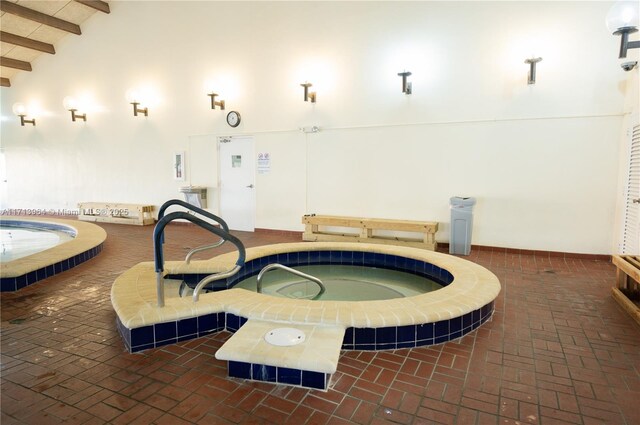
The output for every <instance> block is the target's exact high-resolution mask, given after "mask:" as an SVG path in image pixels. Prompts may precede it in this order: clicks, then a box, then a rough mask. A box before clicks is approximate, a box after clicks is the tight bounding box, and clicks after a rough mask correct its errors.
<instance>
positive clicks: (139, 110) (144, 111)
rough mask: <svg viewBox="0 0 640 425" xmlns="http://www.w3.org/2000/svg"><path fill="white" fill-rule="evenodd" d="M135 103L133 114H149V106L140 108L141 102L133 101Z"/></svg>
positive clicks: (146, 115) (135, 115)
mask: <svg viewBox="0 0 640 425" xmlns="http://www.w3.org/2000/svg"><path fill="white" fill-rule="evenodd" d="M131 104H132V105H133V116H134V117H137V116H138V114H144V116H145V117H148V116H149V108H138V105H139V104H140V102H131Z"/></svg>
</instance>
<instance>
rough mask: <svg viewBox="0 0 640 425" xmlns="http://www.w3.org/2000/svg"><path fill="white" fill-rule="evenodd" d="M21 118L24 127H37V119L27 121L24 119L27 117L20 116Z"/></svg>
mask: <svg viewBox="0 0 640 425" xmlns="http://www.w3.org/2000/svg"><path fill="white" fill-rule="evenodd" d="M19 117H20V125H21V126H23V127H24V125H25V124H31V125H33V126H35V125H36V119H35V118H33V119H30V120H25V119H24V117H26V115H19Z"/></svg>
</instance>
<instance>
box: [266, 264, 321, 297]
mask: <svg viewBox="0 0 640 425" xmlns="http://www.w3.org/2000/svg"><path fill="white" fill-rule="evenodd" d="M276 269H278V270H284V271H286V272H289V273H291V274H294V275H296V276H299V277H301V278H303V279H307V280H310V281H311V282H314V283H316V284H318V286H319V287H320V292H318V294H317V295H316V296H315V297H313V298H312V299H313V300H315V299H316V298H319V297H320V296H321V295H322V294H324V291H325V290H326V288H325V287H324V284H323V283H322V281H321V280H320V279H318V278H317V277H315V276H311V275H310V274H306V273H303V272H301V271H299V270H296V269H292V268H291V267H287V266H283V265H282V264H280V263H273V264H269V265H268V266H265V267H264V268H263V269H262V270H260V273H258V285H257V288H256V290H257V292H258V293H262V278H263V277H264V275H265V273H266V272H268V271H270V270H276Z"/></svg>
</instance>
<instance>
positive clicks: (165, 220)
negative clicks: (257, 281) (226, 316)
mask: <svg viewBox="0 0 640 425" xmlns="http://www.w3.org/2000/svg"><path fill="white" fill-rule="evenodd" d="M178 219H184V220H187V221H190V222H192V223H194V224H196V225H198V226H200V227H202V228H203V229H205V230H208V231H209V232H211V233H213V234H215V235H217V236H220V238H222V239H224V240H226V241H229V242H231V243H232V244H234V245H235V246H236V248H238V260H237V261H236V267H234V269H232V270H229V271H228V272H223V273H217V274H216V273H214V274H213V275H210V276H207V278H209V277H211V276H218V277H219V278H220V279H222V278H223V277H222V275H224V274H226V273H230V272H231V271H233V270H235V268H238V270H239V269H240V268H241V267H242V266H243V265H244V261H245V258H246V252H245V249H244V245H243V244H242V242H241V241H240V239H238V238H236V237H235V236H233V235H231V234H230V233H228V232H226V231H224V230H222V229H220V228H218V227H215V226H214V225H212V224H211V223H207V222H206V221H204V220H202V219H200V218H198V217H195V216H193V215H191V214H189V213H186V212H182V211H176V212H172V213H170V214H167V215H166V216H164V217H162V218H161V219H160V220H159V221H158V223H156V226H155V228H154V229H153V251H154V260H155V271H156V291H157V295H158V307H164V253H163V251H162V244H163V239H164V228H165V227H166V225H167V224H169V223H170V222H171V221H173V220H178ZM236 273H237V271H236ZM234 274H235V273H234ZM207 278H205V279H207ZM203 280H204V279H203ZM213 280H218V279H213ZM201 282H202V281H201ZM198 285H200V283H198ZM194 295H196V292H194ZM194 300H195V301H197V296H194Z"/></svg>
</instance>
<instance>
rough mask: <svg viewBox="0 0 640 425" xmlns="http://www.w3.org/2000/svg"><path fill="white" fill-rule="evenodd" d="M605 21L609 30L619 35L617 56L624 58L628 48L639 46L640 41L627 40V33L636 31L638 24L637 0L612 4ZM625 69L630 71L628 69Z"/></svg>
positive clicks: (639, 15)
mask: <svg viewBox="0 0 640 425" xmlns="http://www.w3.org/2000/svg"><path fill="white" fill-rule="evenodd" d="M606 22H607V28H609V31H611V33H612V34H613V35H619V36H620V53H619V54H618V58H620V59H622V58H626V57H627V50H628V49H637V48H639V47H640V41H629V34H633V33H634V32H638V26H639V25H640V6H639V3H638V2H637V1H620V2H617V3H616V4H614V5H613V7H611V9H610V10H609V13H607V19H606ZM623 68H624V66H623ZM625 70H626V71H630V69H625Z"/></svg>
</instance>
